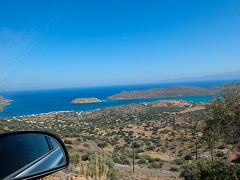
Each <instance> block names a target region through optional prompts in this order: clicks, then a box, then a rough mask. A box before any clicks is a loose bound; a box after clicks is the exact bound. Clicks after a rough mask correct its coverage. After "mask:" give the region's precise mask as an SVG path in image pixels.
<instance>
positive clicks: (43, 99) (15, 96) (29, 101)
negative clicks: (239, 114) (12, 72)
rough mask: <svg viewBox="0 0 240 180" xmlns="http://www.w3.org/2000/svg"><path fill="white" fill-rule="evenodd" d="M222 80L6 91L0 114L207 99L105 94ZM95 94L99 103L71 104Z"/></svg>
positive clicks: (209, 84)
mask: <svg viewBox="0 0 240 180" xmlns="http://www.w3.org/2000/svg"><path fill="white" fill-rule="evenodd" d="M222 83H226V82H223V81H209V82H186V83H164V84H147V85H146V84H145V85H127V86H108V87H91V88H72V89H51V90H31V91H30V90H28V91H8V92H0V95H2V96H3V97H4V98H6V99H11V100H13V101H12V102H11V105H9V106H5V107H4V108H3V111H2V112H0V117H8V116H22V115H31V114H40V113H47V112H52V111H72V110H74V111H88V110H93V109H98V108H105V107H111V106H117V105H124V104H130V103H141V102H151V101H156V100H187V101H210V100H211V99H212V96H186V97H169V98H157V99H134V100H109V99H107V97H108V96H111V95H113V94H116V93H120V92H121V91H122V90H126V91H130V90H142V89H149V88H157V87H166V86H172V85H177V84H178V85H179V84H181V85H192V86H199V87H204V86H212V85H219V84H222ZM83 97H96V98H99V99H101V100H103V102H100V103H88V104H71V103H70V102H71V101H72V100H73V99H75V98H83Z"/></svg>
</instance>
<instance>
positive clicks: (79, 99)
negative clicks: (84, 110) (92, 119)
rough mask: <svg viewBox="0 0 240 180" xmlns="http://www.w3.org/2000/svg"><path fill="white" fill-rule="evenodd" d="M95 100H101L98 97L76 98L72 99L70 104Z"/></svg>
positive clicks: (94, 101)
mask: <svg viewBox="0 0 240 180" xmlns="http://www.w3.org/2000/svg"><path fill="white" fill-rule="evenodd" d="M96 102H102V101H101V100H100V99H98V98H94V97H91V98H76V99H74V100H72V101H71V103H72V104H83V103H96Z"/></svg>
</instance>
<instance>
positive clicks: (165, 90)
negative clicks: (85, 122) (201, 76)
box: [108, 85, 220, 100]
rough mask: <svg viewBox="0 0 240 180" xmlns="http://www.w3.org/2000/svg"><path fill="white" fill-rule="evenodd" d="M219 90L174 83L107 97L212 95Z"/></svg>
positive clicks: (143, 97)
mask: <svg viewBox="0 0 240 180" xmlns="http://www.w3.org/2000/svg"><path fill="white" fill-rule="evenodd" d="M219 91H220V87H215V86H214V87H204V88H203V87H195V86H184V85H176V86H170V87H161V88H153V89H146V90H135V91H122V92H120V93H119V94H115V95H112V96H109V97H108V99H112V100H118V99H150V98H162V97H178V96H200V95H214V94H217V93H218V92H219Z"/></svg>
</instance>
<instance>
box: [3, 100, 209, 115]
mask: <svg viewBox="0 0 240 180" xmlns="http://www.w3.org/2000/svg"><path fill="white" fill-rule="evenodd" d="M157 99H158V98H156V100H155V101H147V102H135V103H129V104H122V105H115V106H114V105H113V106H108V107H102V108H101V107H100V108H96V109H91V110H86V111H81V110H79V111H77V110H69V111H67V110H66V111H49V112H42V113H36V114H27V115H17V116H0V118H18V117H21V118H22V117H35V116H41V115H56V114H61V113H71V112H76V113H82V112H90V111H97V110H101V109H106V108H115V107H121V106H127V105H132V104H144V105H146V104H148V103H157V102H166V101H167V102H172V101H176V102H180V101H187V102H204V103H205V102H209V101H191V100H182V99H178V100H174V99H160V100H157Z"/></svg>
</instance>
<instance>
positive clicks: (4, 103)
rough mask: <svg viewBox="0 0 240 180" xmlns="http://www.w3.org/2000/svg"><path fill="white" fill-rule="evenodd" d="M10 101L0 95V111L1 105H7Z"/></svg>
mask: <svg viewBox="0 0 240 180" xmlns="http://www.w3.org/2000/svg"><path fill="white" fill-rule="evenodd" d="M10 102H11V101H10V100H7V99H4V98H3V97H2V96H0V112H1V111H2V108H3V106H7V105H9V104H10Z"/></svg>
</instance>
